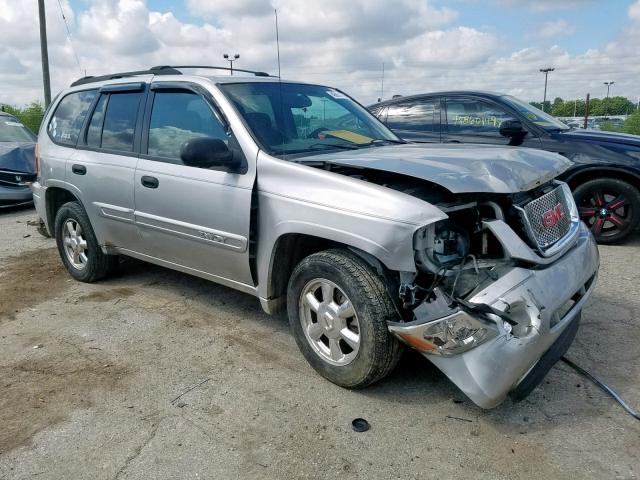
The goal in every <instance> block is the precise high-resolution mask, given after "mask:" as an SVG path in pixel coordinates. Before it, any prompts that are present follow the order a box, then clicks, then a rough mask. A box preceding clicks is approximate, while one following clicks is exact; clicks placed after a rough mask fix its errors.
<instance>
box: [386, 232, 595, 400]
mask: <svg viewBox="0 0 640 480" xmlns="http://www.w3.org/2000/svg"><path fill="white" fill-rule="evenodd" d="M598 265H599V256H598V248H597V245H596V243H595V240H594V239H593V236H592V235H591V233H590V232H589V230H588V229H587V228H586V226H585V225H584V224H581V226H580V230H579V233H578V239H577V241H576V243H575V245H574V246H572V247H571V248H570V249H569V250H568V251H567V252H565V253H564V254H563V255H562V257H560V258H559V259H557V260H556V261H555V262H553V263H551V264H550V265H546V266H544V268H542V267H540V266H538V267H537V268H531V269H529V268H522V267H514V268H512V269H511V270H509V271H508V272H507V273H506V274H505V275H503V276H502V277H500V278H499V279H498V280H496V281H495V282H493V283H491V284H490V285H489V286H487V287H486V288H484V289H483V290H482V291H480V292H478V293H477V294H475V295H474V296H473V297H472V298H470V299H468V300H469V301H470V302H471V303H483V304H487V305H490V306H491V307H493V308H494V309H497V310H499V311H501V312H505V313H507V314H508V315H509V316H510V317H511V318H512V319H513V320H515V321H517V322H518V326H517V327H514V329H513V332H512V333H509V332H507V330H505V328H504V326H503V324H502V323H503V322H502V321H500V322H497V328H498V331H499V333H498V335H497V336H495V337H493V338H491V339H490V340H488V341H486V342H485V343H482V344H480V345H479V346H477V347H474V348H472V349H471V350H468V351H466V352H463V353H460V354H456V355H450V356H441V355H436V354H429V353H427V352H425V351H422V353H423V355H424V356H425V357H426V358H428V359H429V360H430V361H431V362H433V363H434V364H435V365H436V366H437V367H438V368H439V369H440V370H442V371H443V372H444V373H445V374H446V375H447V376H448V377H449V378H450V379H451V381H452V382H453V383H455V384H456V385H457V386H458V387H459V388H460V389H461V390H462V391H463V392H464V393H465V394H466V395H467V396H468V397H469V398H470V399H471V400H473V402H474V403H476V404H477V405H478V406H480V407H482V408H493V407H495V406H496V405H498V404H500V403H501V402H502V401H503V400H504V399H505V397H506V396H507V394H508V393H509V392H510V391H511V390H512V389H514V388H515V387H516V386H517V385H518V383H519V382H520V381H521V380H522V379H523V378H524V377H525V376H526V375H527V373H528V372H529V371H530V370H531V369H532V368H533V367H534V366H535V365H536V363H537V362H538V360H539V359H540V358H541V357H542V356H543V355H544V353H545V352H546V351H547V350H549V348H550V347H551V346H552V345H553V344H554V342H556V340H558V338H559V337H560V335H561V334H562V332H563V331H564V330H565V329H566V328H567V327H568V326H569V325H570V324H571V323H572V322H573V321H574V320H575V319H576V317H578V316H579V315H580V312H581V309H582V307H583V305H584V304H585V303H586V302H587V300H588V299H589V297H590V296H591V294H592V292H593V289H594V287H595V283H596V282H595V280H596V276H597V270H598ZM572 299H573V300H572ZM390 330H391V331H392V332H393V333H394V334H396V335H398V336H399V337H400V338H401V339H403V340H404V341H405V342H406V343H409V344H410V345H414V346H416V345H420V341H421V340H423V338H421V335H423V332H424V325H420V324H416V322H412V325H411V326H409V327H407V328H402V327H400V328H396V327H390ZM514 333H515V335H514Z"/></svg>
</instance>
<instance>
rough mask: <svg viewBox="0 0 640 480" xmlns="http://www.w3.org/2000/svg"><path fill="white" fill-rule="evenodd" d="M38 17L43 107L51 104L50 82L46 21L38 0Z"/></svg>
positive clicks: (41, 2)
mask: <svg viewBox="0 0 640 480" xmlns="http://www.w3.org/2000/svg"><path fill="white" fill-rule="evenodd" d="M38 16H39V17H40V55H41V57H42V83H43V84H44V106H45V107H48V106H49V104H50V103H51V80H50V78H49V51H48V49H47V19H46V18H45V15H44V0H38Z"/></svg>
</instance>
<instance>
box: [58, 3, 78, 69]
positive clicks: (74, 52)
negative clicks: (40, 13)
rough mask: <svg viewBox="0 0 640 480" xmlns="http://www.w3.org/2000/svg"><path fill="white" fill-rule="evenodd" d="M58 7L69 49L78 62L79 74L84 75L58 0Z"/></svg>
mask: <svg viewBox="0 0 640 480" xmlns="http://www.w3.org/2000/svg"><path fill="white" fill-rule="evenodd" d="M58 7H60V15H62V21H63V22H64V27H65V29H66V30H67V40H69V45H71V50H72V51H73V56H74V57H76V63H77V64H78V70H80V75H84V73H83V70H82V66H81V65H80V58H79V57H78V52H76V48H75V47H74V46H73V40H72V38H71V31H70V30H69V25H68V24H67V17H65V16H64V10H62V4H61V3H60V0H58Z"/></svg>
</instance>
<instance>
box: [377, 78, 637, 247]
mask: <svg viewBox="0 0 640 480" xmlns="http://www.w3.org/2000/svg"><path fill="white" fill-rule="evenodd" d="M369 110H371V112H372V113H374V114H375V115H376V116H377V117H378V118H379V119H380V120H381V121H382V122H384V123H385V124H386V125H387V126H388V127H390V128H391V129H392V130H394V131H395V133H396V134H397V135H398V136H400V137H402V138H403V139H405V140H408V141H411V142H433V143H484V144H494V145H511V146H522V147H530V148H540V149H542V150H548V151H551V152H557V153H560V154H561V155H564V156H565V157H567V158H569V159H570V160H572V161H573V166H572V167H571V168H570V169H569V170H567V171H566V172H565V173H563V174H562V175H561V177H560V178H561V179H562V180H564V181H566V182H568V183H569V185H570V186H571V188H572V190H573V193H574V196H575V199H576V203H577V204H578V206H579V208H580V216H581V217H582V219H583V220H584V221H585V222H586V223H587V224H588V225H589V226H590V227H591V231H592V232H593V234H594V235H595V237H596V239H597V240H598V241H599V242H600V243H614V242H617V241H619V240H622V239H623V238H624V237H626V236H627V235H629V234H630V233H631V232H632V231H633V230H635V228H636V227H638V225H639V224H640V137H638V136H635V135H626V134H619V133H610V132H600V131H594V130H576V129H571V128H569V127H568V126H566V125H565V124H563V123H561V122H560V121H558V120H556V119H555V118H553V117H552V116H551V115H548V114H546V113H544V112H542V111H541V110H538V109H537V108H535V107H532V106H531V105H529V104H528V103H526V102H523V101H521V100H518V99H517V98H514V97H512V96H509V95H501V94H499V93H491V92H478V91H452V92H438V93H429V94H422V95H413V96H410V97H400V98H394V99H393V100H388V101H385V102H381V103H377V104H375V105H371V106H370V107H369Z"/></svg>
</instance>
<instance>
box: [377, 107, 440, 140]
mask: <svg viewBox="0 0 640 480" xmlns="http://www.w3.org/2000/svg"><path fill="white" fill-rule="evenodd" d="M438 103H439V102H438V101H437V100H414V101H411V102H400V103H396V104H393V105H389V111H388V113H387V122H386V123H387V126H388V127H389V128H392V129H397V130H411V131H417V132H434V131H439V129H440V114H439V108H438Z"/></svg>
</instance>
